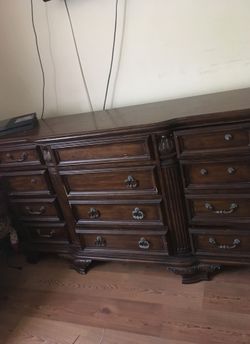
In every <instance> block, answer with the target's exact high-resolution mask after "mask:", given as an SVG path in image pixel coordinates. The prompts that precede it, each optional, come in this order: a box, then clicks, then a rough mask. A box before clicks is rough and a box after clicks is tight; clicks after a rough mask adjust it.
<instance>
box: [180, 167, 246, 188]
mask: <svg viewBox="0 0 250 344" xmlns="http://www.w3.org/2000/svg"><path fill="white" fill-rule="evenodd" d="M183 171H184V178H185V182H186V186H187V187H190V188H203V187H205V188H206V187H210V188H211V187H216V188H225V187H229V188H232V187H237V188H238V187H239V188H240V187H243V188H245V187H246V184H249V187H250V164H249V163H247V162H242V161H235V160H234V161H232V162H225V163H221V162H213V163H212V162H207V163H193V164H186V165H183Z"/></svg>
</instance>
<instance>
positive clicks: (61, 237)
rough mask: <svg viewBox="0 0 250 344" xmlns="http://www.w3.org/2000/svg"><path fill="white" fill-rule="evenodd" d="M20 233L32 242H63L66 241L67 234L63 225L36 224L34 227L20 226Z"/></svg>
mask: <svg viewBox="0 0 250 344" xmlns="http://www.w3.org/2000/svg"><path fill="white" fill-rule="evenodd" d="M22 227H23V230H22V229H21V235H22V233H25V234H24V235H25V236H27V237H28V239H29V240H30V241H32V242H46V243H55V242H65V241H68V237H67V232H66V229H65V226H64V224H61V223H58V224H47V223H46V224H43V223H40V224H37V225H36V226H34V225H33V224H32V225H30V226H29V225H28V224H25V225H23V226H22Z"/></svg>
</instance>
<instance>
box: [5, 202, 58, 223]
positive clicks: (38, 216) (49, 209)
mask: <svg viewBox="0 0 250 344" xmlns="http://www.w3.org/2000/svg"><path fill="white" fill-rule="evenodd" d="M10 207H11V210H12V212H13V213H14V214H15V216H16V217H17V218H18V219H20V220H22V221H59V219H60V218H62V216H61V211H60V208H59V205H58V203H57V201H56V199H55V198H48V199H36V198H34V199H25V198H21V199H11V200H10Z"/></svg>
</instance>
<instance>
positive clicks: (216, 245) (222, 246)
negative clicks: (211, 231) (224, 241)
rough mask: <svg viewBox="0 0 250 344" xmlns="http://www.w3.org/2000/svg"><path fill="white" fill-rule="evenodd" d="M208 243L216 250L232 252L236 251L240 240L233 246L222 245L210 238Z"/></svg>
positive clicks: (234, 242) (235, 241)
mask: <svg viewBox="0 0 250 344" xmlns="http://www.w3.org/2000/svg"><path fill="white" fill-rule="evenodd" d="M208 242H209V244H210V245H213V246H215V247H216V248H219V249H223V250H232V249H234V248H236V247H237V246H239V245H240V239H234V241H233V244H232V245H220V244H218V243H217V242H216V240H215V239H214V238H209V239H208Z"/></svg>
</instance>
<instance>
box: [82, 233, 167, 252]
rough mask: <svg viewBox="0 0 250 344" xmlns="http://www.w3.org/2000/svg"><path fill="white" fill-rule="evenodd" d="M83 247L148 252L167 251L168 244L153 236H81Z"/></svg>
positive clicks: (162, 239) (163, 239)
mask: <svg viewBox="0 0 250 344" xmlns="http://www.w3.org/2000/svg"><path fill="white" fill-rule="evenodd" d="M80 240H81V243H82V246H83V247H86V248H97V249H117V250H136V251H141V252H148V251H164V250H166V251H167V244H166V241H165V238H164V237H163V236H156V235H155V236H153V235H145V236H139V235H101V234H100V235H92V234H86V235H84V236H83V235H80Z"/></svg>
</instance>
